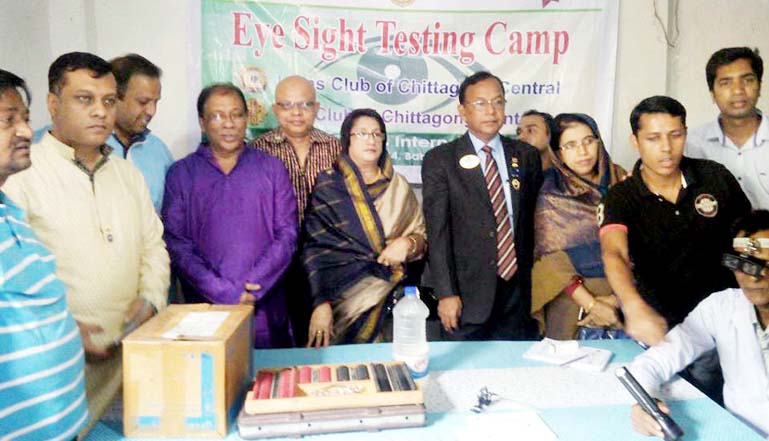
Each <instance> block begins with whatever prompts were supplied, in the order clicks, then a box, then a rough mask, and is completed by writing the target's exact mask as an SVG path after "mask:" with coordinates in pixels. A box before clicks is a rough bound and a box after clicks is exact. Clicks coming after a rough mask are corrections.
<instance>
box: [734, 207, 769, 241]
mask: <svg viewBox="0 0 769 441" xmlns="http://www.w3.org/2000/svg"><path fill="white" fill-rule="evenodd" d="M766 230H769V211H767V210H754V211H752V212H750V213H749V214H746V215H745V216H743V217H741V218H739V219H737V221H736V222H735V223H734V226H733V227H732V237H737V235H738V234H740V233H742V235H744V236H750V235H753V234H756V233H758V232H759V231H766Z"/></svg>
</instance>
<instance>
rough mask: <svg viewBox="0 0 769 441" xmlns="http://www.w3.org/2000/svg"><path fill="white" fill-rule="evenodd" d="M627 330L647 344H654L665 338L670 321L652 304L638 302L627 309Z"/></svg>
mask: <svg viewBox="0 0 769 441" xmlns="http://www.w3.org/2000/svg"><path fill="white" fill-rule="evenodd" d="M625 332H627V333H628V334H629V335H630V336H631V337H633V338H634V339H636V340H638V341H640V342H642V343H644V344H646V345H649V346H654V345H657V344H659V343H661V342H662V341H664V340H665V334H667V332H668V323H667V321H666V320H665V319H664V318H663V317H662V316H661V315H659V314H658V313H657V311H655V310H654V309H653V308H652V307H651V306H649V305H647V304H645V303H638V304H636V305H634V306H633V307H632V308H630V307H628V308H627V309H625Z"/></svg>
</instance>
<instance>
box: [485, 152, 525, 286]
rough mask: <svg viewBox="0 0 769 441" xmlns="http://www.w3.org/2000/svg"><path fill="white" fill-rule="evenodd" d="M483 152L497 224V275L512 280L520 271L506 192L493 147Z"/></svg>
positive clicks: (487, 186) (488, 187) (487, 182)
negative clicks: (493, 156) (493, 155)
mask: <svg viewBox="0 0 769 441" xmlns="http://www.w3.org/2000/svg"><path fill="white" fill-rule="evenodd" d="M481 150H483V151H484V152H485V153H486V168H485V170H484V173H483V177H484V179H485V180H486V188H487V189H488V190H489V197H490V198H491V208H492V209H493V210H494V220H495V221H496V223H497V275H498V276H499V277H501V278H503V279H505V280H510V279H511V278H512V277H513V274H515V270H517V269H518V259H517V258H516V256H515V242H514V240H513V229H512V228H511V227H510V215H509V213H508V212H507V204H506V203H505V192H504V190H503V189H502V179H501V178H500V177H499V169H498V168H497V163H496V161H494V158H492V157H491V147H489V146H484V147H483V148H482V149H481Z"/></svg>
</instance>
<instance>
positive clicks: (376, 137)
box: [350, 131, 385, 141]
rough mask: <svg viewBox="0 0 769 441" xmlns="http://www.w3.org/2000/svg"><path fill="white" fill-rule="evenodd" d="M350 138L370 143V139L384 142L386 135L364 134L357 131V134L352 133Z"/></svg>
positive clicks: (380, 133)
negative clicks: (353, 137)
mask: <svg viewBox="0 0 769 441" xmlns="http://www.w3.org/2000/svg"><path fill="white" fill-rule="evenodd" d="M350 136H355V137H356V138H359V139H360V140H361V141H368V140H369V138H373V139H374V141H384V137H385V134H384V133H382V132H371V133H369V132H364V131H357V132H350Z"/></svg>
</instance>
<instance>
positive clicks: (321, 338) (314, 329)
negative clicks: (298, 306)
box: [307, 302, 334, 349]
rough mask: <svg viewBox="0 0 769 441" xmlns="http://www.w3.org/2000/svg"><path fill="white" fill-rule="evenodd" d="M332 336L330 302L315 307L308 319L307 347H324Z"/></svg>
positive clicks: (332, 318)
mask: <svg viewBox="0 0 769 441" xmlns="http://www.w3.org/2000/svg"><path fill="white" fill-rule="evenodd" d="M333 336H334V311H333V310H332V308H331V302H324V303H321V304H320V305H318V306H316V307H315V309H314V310H313V311H312V317H310V328H309V330H308V335H307V347H308V348H310V347H312V346H315V348H316V349H317V348H319V347H321V346H323V347H326V346H328V345H329V343H331V337H333Z"/></svg>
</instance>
